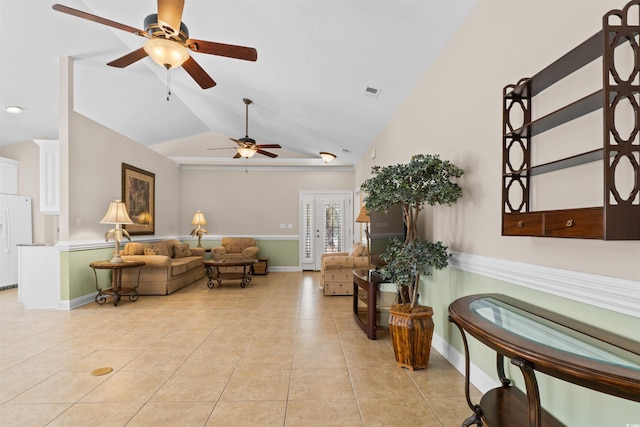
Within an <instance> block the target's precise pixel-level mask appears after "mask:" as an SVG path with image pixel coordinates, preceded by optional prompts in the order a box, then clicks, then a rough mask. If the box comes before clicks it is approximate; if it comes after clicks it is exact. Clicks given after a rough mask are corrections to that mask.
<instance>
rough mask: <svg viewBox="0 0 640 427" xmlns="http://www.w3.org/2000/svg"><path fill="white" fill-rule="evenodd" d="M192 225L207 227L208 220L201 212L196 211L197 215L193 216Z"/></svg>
mask: <svg viewBox="0 0 640 427" xmlns="http://www.w3.org/2000/svg"><path fill="white" fill-rule="evenodd" d="M191 225H207V220H206V219H205V218H204V214H203V213H202V212H200V211H196V213H194V214H193V220H191Z"/></svg>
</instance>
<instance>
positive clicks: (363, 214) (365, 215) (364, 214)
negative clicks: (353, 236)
mask: <svg viewBox="0 0 640 427" xmlns="http://www.w3.org/2000/svg"><path fill="white" fill-rule="evenodd" d="M369 221H370V220H369V211H368V210H367V208H365V207H364V206H362V207H361V208H360V213H359V214H358V218H356V222H369Z"/></svg>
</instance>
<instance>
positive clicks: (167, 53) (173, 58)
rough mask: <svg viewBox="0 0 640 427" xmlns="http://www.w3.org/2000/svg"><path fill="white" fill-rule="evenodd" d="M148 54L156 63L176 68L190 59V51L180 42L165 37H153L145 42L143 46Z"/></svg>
mask: <svg viewBox="0 0 640 427" xmlns="http://www.w3.org/2000/svg"><path fill="white" fill-rule="evenodd" d="M142 48H143V49H144V51H145V52H147V55H149V56H150V57H151V59H153V60H154V61H155V62H156V64H158V65H162V66H163V67H165V68H176V67H179V66H181V65H182V64H183V63H184V61H186V60H187V59H189V51H188V50H187V49H186V48H185V47H184V46H182V45H181V44H180V43H177V42H174V41H172V40H167V39H163V38H153V39H149V40H147V41H146V42H144V45H143V46H142Z"/></svg>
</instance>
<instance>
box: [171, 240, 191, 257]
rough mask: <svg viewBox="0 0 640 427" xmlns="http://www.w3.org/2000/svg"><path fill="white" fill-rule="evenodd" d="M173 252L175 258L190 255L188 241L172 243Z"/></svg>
mask: <svg viewBox="0 0 640 427" xmlns="http://www.w3.org/2000/svg"><path fill="white" fill-rule="evenodd" d="M173 254H174V257H175V258H184V257H187V256H191V248H190V247H189V244H188V243H185V244H182V245H173Z"/></svg>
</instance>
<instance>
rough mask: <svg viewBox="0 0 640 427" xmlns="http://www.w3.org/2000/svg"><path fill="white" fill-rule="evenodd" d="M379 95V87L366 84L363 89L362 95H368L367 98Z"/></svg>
mask: <svg viewBox="0 0 640 427" xmlns="http://www.w3.org/2000/svg"><path fill="white" fill-rule="evenodd" d="M378 95H380V89H376V88H375V87H371V86H367V87H366V88H365V89H364V96H368V97H369V98H377V97H378Z"/></svg>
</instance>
